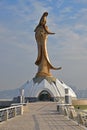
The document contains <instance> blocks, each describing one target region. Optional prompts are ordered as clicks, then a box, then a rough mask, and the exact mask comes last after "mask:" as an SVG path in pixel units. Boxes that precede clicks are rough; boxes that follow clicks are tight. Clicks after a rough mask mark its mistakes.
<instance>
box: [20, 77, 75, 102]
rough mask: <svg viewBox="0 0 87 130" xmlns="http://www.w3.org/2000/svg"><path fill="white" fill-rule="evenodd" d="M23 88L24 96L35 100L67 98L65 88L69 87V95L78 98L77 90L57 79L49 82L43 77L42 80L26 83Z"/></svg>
mask: <svg viewBox="0 0 87 130" xmlns="http://www.w3.org/2000/svg"><path fill="white" fill-rule="evenodd" d="M21 88H23V89H24V96H25V97H29V99H30V100H31V99H34V100H59V99H60V98H61V99H64V98H65V88H68V89H69V96H71V97H72V98H76V94H75V92H74V91H73V90H72V89H71V88H70V87H69V86H67V85H66V84H65V83H63V82H61V81H59V80H58V79H56V81H55V82H49V81H48V80H46V79H43V80H42V81H40V82H36V83H35V82H34V80H33V79H32V80H31V81H30V82H27V83H25V84H24V85H23V86H22V87H21Z"/></svg>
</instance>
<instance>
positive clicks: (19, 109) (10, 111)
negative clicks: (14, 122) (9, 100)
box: [0, 105, 23, 122]
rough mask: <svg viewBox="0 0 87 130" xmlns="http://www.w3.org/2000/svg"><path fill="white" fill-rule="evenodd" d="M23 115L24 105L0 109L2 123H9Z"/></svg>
mask: <svg viewBox="0 0 87 130" xmlns="http://www.w3.org/2000/svg"><path fill="white" fill-rule="evenodd" d="M22 114H23V105H18V106H12V107H8V108H4V109H0V122H2V121H7V120H8V119H11V118H14V117H15V116H18V115H22Z"/></svg>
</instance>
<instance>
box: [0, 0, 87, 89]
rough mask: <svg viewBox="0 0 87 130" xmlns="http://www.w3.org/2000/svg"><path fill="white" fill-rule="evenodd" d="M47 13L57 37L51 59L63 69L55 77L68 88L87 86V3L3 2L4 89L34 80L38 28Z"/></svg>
mask: <svg viewBox="0 0 87 130" xmlns="http://www.w3.org/2000/svg"><path fill="white" fill-rule="evenodd" d="M44 11H48V13H49V15H48V18H47V25H48V27H49V29H50V30H51V31H52V32H55V33H56V34H55V35H54V36H49V37H48V42H47V48H48V54H49V58H50V60H51V63H52V64H53V65H54V66H56V67H57V66H62V68H63V69H62V70H61V71H52V73H53V75H54V76H55V77H56V78H58V79H60V80H63V81H64V82H65V83H66V84H67V85H71V86H76V87H77V88H79V89H83V88H84V89H85V88H86V86H87V0H44V1H41V0H0V90H4V89H10V88H12V89H13V88H18V87H20V86H21V85H22V84H24V82H26V81H27V80H29V81H30V80H31V79H32V78H33V77H34V76H35V74H36V72H37V66H35V64H34V62H35V60H36V58H37V45H36V41H35V37H34V28H35V26H36V25H37V24H38V22H39V19H40V17H41V15H42V14H43V12H44Z"/></svg>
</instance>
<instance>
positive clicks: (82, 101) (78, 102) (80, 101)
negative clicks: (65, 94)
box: [72, 99, 87, 105]
mask: <svg viewBox="0 0 87 130" xmlns="http://www.w3.org/2000/svg"><path fill="white" fill-rule="evenodd" d="M72 105H87V99H76V100H72Z"/></svg>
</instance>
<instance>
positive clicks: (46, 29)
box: [44, 26, 55, 34]
mask: <svg viewBox="0 0 87 130" xmlns="http://www.w3.org/2000/svg"><path fill="white" fill-rule="evenodd" d="M44 29H45V31H46V32H47V33H48V34H55V33H53V32H51V31H49V29H48V26H44Z"/></svg>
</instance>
